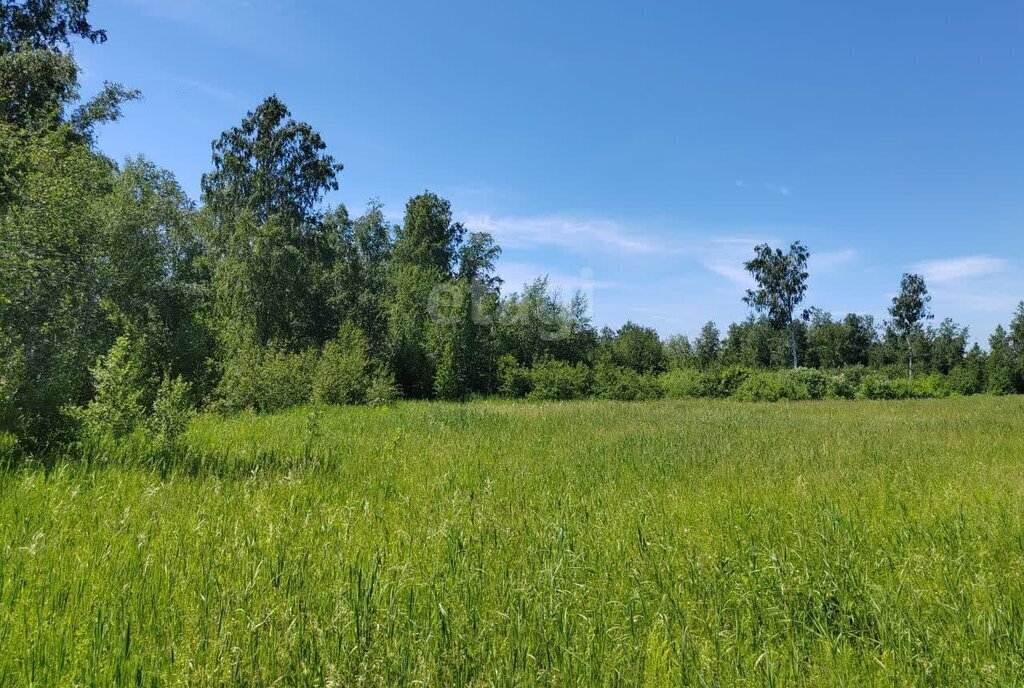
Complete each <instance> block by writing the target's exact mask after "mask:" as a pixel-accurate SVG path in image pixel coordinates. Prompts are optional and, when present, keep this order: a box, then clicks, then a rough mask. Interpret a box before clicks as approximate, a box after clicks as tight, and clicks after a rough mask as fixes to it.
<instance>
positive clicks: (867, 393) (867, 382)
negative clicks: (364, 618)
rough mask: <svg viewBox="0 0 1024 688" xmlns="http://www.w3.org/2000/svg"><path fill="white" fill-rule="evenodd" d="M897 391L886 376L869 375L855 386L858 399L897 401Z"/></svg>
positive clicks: (879, 374)
mask: <svg viewBox="0 0 1024 688" xmlns="http://www.w3.org/2000/svg"><path fill="white" fill-rule="evenodd" d="M898 394H899V390H898V389H897V388H896V386H895V385H894V384H893V381H892V380H891V379H890V378H889V376H888V375H885V374H883V373H869V374H868V375H865V376H864V377H863V378H862V379H861V381H860V384H859V385H858V386H857V398H858V399H899V398H900V397H899V396H898Z"/></svg>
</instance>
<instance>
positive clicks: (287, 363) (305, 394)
mask: <svg viewBox="0 0 1024 688" xmlns="http://www.w3.org/2000/svg"><path fill="white" fill-rule="evenodd" d="M316 364H317V356H316V352H313V351H306V352H303V353H301V354H292V353H288V352H286V351H284V350H282V349H280V348H278V347H273V346H272V347H268V348H260V347H256V346H251V345H250V346H243V347H241V348H239V349H238V350H237V351H235V352H234V353H233V354H231V355H230V356H229V357H228V359H227V361H226V362H225V364H224V370H223V375H222V377H221V380H220V383H219V384H218V386H217V389H216V391H215V398H216V400H217V401H216V404H215V407H216V408H217V410H219V411H221V412H225V413H231V412H237V411H244V410H253V411H257V412H271V411H278V410H281V409H285V408H289V407H291V406H299V405H302V404H306V403H308V402H309V401H310V400H311V399H312V395H313V374H314V372H315V371H316Z"/></svg>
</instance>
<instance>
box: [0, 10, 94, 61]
mask: <svg viewBox="0 0 1024 688" xmlns="http://www.w3.org/2000/svg"><path fill="white" fill-rule="evenodd" d="M76 36H77V37H79V38H84V39H86V40H88V41H90V42H92V43H103V42H105V41H106V40H107V33H106V32H105V31H103V30H102V29H96V28H93V26H92V25H91V24H90V23H89V0H0V53H3V52H6V51H11V50H16V49H18V48H20V47H22V46H25V47H28V48H31V49H47V50H52V51H60V50H62V49H66V48H69V47H70V46H71V39H72V38H74V37H76Z"/></svg>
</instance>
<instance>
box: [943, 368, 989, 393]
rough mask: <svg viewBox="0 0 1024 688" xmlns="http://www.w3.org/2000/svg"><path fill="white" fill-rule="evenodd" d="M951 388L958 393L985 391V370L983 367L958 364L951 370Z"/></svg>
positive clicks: (949, 379) (949, 378)
mask: <svg viewBox="0 0 1024 688" xmlns="http://www.w3.org/2000/svg"><path fill="white" fill-rule="evenodd" d="M947 380H948V382H949V388H950V389H951V390H952V391H953V392H955V393H956V394H962V395H964V396H970V395H972V394H981V393H982V392H984V391H985V372H984V370H983V369H982V368H979V367H976V366H975V367H972V366H965V365H958V366H956V367H955V368H953V370H951V371H949V377H948V378H947Z"/></svg>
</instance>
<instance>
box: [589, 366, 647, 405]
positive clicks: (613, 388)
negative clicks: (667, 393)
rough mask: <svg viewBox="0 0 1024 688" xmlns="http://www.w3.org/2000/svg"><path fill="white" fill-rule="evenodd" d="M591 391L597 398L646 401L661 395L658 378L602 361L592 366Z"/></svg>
mask: <svg viewBox="0 0 1024 688" xmlns="http://www.w3.org/2000/svg"><path fill="white" fill-rule="evenodd" d="M592 392H593V394H594V396H596V397H597V398H599V399H609V400H614V401H648V400H651V399H660V398H661V397H662V396H663V392H662V389H661V385H660V384H659V382H658V378H657V377H655V376H653V375H640V374H639V373H637V372H636V371H635V370H631V369H628V368H622V367H620V366H617V365H615V364H613V363H610V362H607V361H602V362H599V363H598V364H597V365H596V366H594V371H593V382H592Z"/></svg>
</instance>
